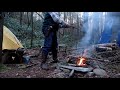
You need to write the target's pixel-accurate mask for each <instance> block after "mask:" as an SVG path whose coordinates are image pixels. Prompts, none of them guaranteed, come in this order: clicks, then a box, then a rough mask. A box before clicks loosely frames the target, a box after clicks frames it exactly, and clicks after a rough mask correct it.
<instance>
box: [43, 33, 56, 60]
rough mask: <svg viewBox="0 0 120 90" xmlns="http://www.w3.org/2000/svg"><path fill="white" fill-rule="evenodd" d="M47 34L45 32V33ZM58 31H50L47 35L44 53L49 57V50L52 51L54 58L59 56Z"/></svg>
mask: <svg viewBox="0 0 120 90" xmlns="http://www.w3.org/2000/svg"><path fill="white" fill-rule="evenodd" d="M44 34H45V33H44ZM57 47H58V43H57V33H56V32H53V31H52V32H50V33H49V35H48V36H45V40H44V47H43V48H42V53H43V54H44V55H45V56H46V57H47V56H48V53H49V52H52V57H53V60H55V59H56V58H57Z"/></svg>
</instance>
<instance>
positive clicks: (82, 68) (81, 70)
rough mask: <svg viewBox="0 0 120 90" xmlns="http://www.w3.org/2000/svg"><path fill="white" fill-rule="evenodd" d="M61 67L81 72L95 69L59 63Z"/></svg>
mask: <svg viewBox="0 0 120 90" xmlns="http://www.w3.org/2000/svg"><path fill="white" fill-rule="evenodd" d="M59 67H62V68H67V69H72V70H75V71H80V72H90V71H92V70H93V68H84V67H73V66H65V65H59Z"/></svg>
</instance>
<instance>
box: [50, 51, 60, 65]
mask: <svg viewBox="0 0 120 90" xmlns="http://www.w3.org/2000/svg"><path fill="white" fill-rule="evenodd" d="M52 58H53V61H52V62H51V63H58V62H59V61H58V58H57V50H55V51H53V52H52Z"/></svg>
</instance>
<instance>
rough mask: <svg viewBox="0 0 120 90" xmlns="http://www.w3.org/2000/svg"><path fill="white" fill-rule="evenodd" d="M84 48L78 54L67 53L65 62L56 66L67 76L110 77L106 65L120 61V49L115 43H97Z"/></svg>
mask: <svg viewBox="0 0 120 90" xmlns="http://www.w3.org/2000/svg"><path fill="white" fill-rule="evenodd" d="M93 47H94V49H92V50H91V48H90V47H89V48H87V49H84V51H83V52H82V54H80V55H68V57H67V59H66V63H65V64H59V65H58V67H59V69H60V70H62V71H63V72H64V73H66V71H67V73H68V74H67V76H68V78H72V77H73V78H97V77H104V78H108V77H110V74H109V70H108V69H109V68H107V69H106V67H107V65H112V64H115V63H116V64H118V63H120V49H119V47H118V45H117V44H116V43H106V44H97V45H94V46H92V48H93Z"/></svg>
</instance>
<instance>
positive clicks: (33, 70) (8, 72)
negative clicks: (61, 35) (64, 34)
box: [0, 48, 120, 78]
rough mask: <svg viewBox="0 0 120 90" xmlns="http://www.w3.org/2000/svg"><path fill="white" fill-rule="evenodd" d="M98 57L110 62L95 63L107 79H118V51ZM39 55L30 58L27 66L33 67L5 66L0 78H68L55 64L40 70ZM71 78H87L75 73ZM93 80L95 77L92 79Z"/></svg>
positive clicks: (62, 59)
mask: <svg viewBox="0 0 120 90" xmlns="http://www.w3.org/2000/svg"><path fill="white" fill-rule="evenodd" d="M27 53H29V55H35V54H36V53H39V49H38V48H35V49H28V50H27ZM99 56H100V57H102V58H104V59H107V60H109V61H110V62H101V61H97V64H98V65H99V66H100V67H101V68H102V69H104V70H105V71H106V72H107V74H108V75H109V78H119V77H120V50H117V51H114V52H106V53H102V54H100V55H99ZM58 57H59V60H60V62H65V61H66V57H67V55H66V53H64V52H60V53H59V54H58ZM51 60H52V59H51V55H49V59H48V63H49V62H50V61H51ZM40 63H41V54H40V55H39V56H38V57H33V58H31V60H30V62H29V64H27V65H33V66H29V67H26V66H27V65H26V64H5V65H3V68H2V69H1V70H0V78H68V77H67V75H68V73H70V72H69V71H66V73H63V72H61V71H60V70H58V69H57V68H56V65H57V64H50V65H49V67H50V70H48V71H46V70H42V69H41V68H40ZM34 64H35V65H34ZM73 78H89V77H88V76H85V75H84V74H81V73H79V72H76V73H75V74H74V77H73ZM92 78H95V77H92ZM98 78H99V77H98Z"/></svg>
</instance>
